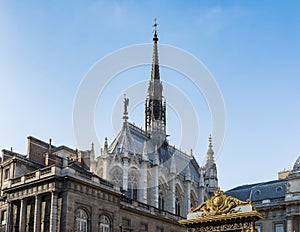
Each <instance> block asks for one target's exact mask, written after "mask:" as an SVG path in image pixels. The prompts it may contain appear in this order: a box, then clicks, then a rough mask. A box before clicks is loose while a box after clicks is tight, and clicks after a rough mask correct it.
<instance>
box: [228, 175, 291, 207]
mask: <svg viewBox="0 0 300 232" xmlns="http://www.w3.org/2000/svg"><path fill="white" fill-rule="evenodd" d="M286 182H287V181H286V180H285V179H283V180H273V181H268V182H262V183H255V184H249V185H242V186H238V187H236V188H233V189H230V190H228V191H227V192H226V194H227V195H229V196H232V197H236V198H238V199H240V200H242V201H246V200H247V199H250V200H251V201H252V202H257V201H263V200H270V201H276V200H283V199H284V197H285V192H286Z"/></svg>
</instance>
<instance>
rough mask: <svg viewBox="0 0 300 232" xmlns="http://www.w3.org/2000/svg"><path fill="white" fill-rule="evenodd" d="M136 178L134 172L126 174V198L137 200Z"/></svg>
mask: <svg viewBox="0 0 300 232" xmlns="http://www.w3.org/2000/svg"><path fill="white" fill-rule="evenodd" d="M137 188H138V178H137V175H136V173H135V172H134V171H131V172H129V174H128V192H127V194H128V197H130V198H131V199H134V200H137Z"/></svg>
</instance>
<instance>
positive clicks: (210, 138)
mask: <svg viewBox="0 0 300 232" xmlns="http://www.w3.org/2000/svg"><path fill="white" fill-rule="evenodd" d="M208 142H209V144H208V147H209V148H212V147H213V145H212V137H211V134H209V138H208Z"/></svg>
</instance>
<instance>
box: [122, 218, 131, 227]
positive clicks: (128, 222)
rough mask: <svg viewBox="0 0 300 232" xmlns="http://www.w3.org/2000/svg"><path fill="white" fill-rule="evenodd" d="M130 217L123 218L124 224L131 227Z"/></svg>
mask: <svg viewBox="0 0 300 232" xmlns="http://www.w3.org/2000/svg"><path fill="white" fill-rule="evenodd" d="M130 224H131V223H130V219H127V218H123V219H122V225H123V226H126V227H130Z"/></svg>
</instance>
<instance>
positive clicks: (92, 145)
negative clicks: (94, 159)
mask: <svg viewBox="0 0 300 232" xmlns="http://www.w3.org/2000/svg"><path fill="white" fill-rule="evenodd" d="M91 150H92V151H94V143H92V148H91Z"/></svg>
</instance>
